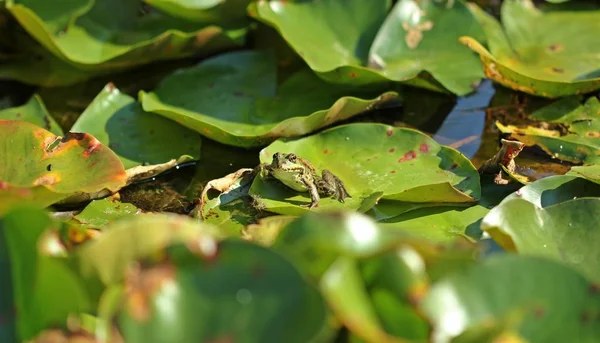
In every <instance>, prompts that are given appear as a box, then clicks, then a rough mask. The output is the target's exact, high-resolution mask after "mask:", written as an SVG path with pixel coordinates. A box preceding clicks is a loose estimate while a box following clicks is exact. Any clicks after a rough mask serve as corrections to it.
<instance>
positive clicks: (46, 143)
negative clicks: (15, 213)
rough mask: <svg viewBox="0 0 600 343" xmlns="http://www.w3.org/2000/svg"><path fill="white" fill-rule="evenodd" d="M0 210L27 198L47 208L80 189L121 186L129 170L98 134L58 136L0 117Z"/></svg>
mask: <svg viewBox="0 0 600 343" xmlns="http://www.w3.org/2000/svg"><path fill="white" fill-rule="evenodd" d="M0 152H1V153H0V158H1V160H0V212H4V211H6V210H7V209H8V208H9V207H11V206H13V205H15V204H17V203H20V202H22V201H25V200H29V201H33V202H34V203H36V204H38V205H39V206H42V207H45V206H48V205H51V204H53V203H55V202H57V201H59V200H61V199H64V198H66V197H68V196H70V195H73V194H75V193H94V192H100V191H102V190H105V189H106V190H108V191H112V192H114V191H117V190H118V189H120V188H121V187H123V186H124V185H125V182H126V174H125V170H124V169H123V164H122V163H121V161H119V159H118V157H117V156H116V155H115V154H114V153H113V152H112V151H110V149H108V148H107V147H105V146H103V145H102V144H101V143H100V142H99V141H98V140H97V139H95V138H94V137H92V136H90V135H88V134H84V133H68V134H66V135H65V136H64V137H57V136H55V135H54V134H52V133H51V132H48V131H46V130H44V129H42V128H40V127H38V126H36V125H33V124H31V123H28V122H23V121H18V120H17V121H13V120H0Z"/></svg>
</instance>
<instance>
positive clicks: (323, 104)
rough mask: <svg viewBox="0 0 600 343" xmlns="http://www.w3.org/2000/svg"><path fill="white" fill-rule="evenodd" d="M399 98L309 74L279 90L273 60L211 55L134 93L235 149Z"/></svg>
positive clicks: (150, 107) (153, 108) (149, 107)
mask: <svg viewBox="0 0 600 343" xmlns="http://www.w3.org/2000/svg"><path fill="white" fill-rule="evenodd" d="M397 100H398V94H397V93H396V92H385V93H384V92H378V91H377V90H374V91H356V90H352V89H351V88H348V87H344V86H335V85H329V84H327V83H326V82H325V81H323V80H321V79H319V78H318V77H317V76H315V75H314V74H313V73H312V72H311V71H310V70H308V69H304V70H302V71H300V72H298V73H296V74H294V75H293V76H291V77H290V78H288V79H287V80H286V81H284V82H283V84H281V85H280V86H278V85H277V65H276V62H275V57H274V55H273V54H271V53H268V52H259V51H244V52H233V53H228V54H224V55H220V56H217V57H215V58H212V59H209V60H206V61H203V62H201V63H200V64H198V65H197V66H195V67H192V68H188V69H184V70H179V71H177V72H175V73H173V74H171V75H170V76H168V77H166V78H165V79H164V80H163V81H162V83H161V84H160V85H159V86H158V88H157V89H155V90H154V92H152V93H145V92H140V101H141V102H142V106H143V107H144V110H145V111H148V112H154V113H158V114H160V115H163V116H165V117H167V118H170V119H172V120H174V121H176V122H178V123H180V124H182V125H184V126H186V127H189V128H191V129H193V130H195V131H197V132H199V133H201V134H202V135H204V136H206V137H208V138H210V139H213V140H216V141H218V142H221V143H224V144H228V145H235V146H240V147H252V146H260V145H265V144H268V143H270V142H272V141H274V140H275V139H277V138H279V137H295V136H300V135H304V134H306V133H310V132H312V131H315V130H317V129H319V128H322V127H324V126H327V125H330V124H332V123H335V122H337V121H340V120H344V119H347V118H349V117H352V116H355V115H357V114H360V113H362V112H365V111H367V110H370V109H375V108H378V107H379V106H384V105H386V104H387V103H388V102H391V101H393V102H395V101H397Z"/></svg>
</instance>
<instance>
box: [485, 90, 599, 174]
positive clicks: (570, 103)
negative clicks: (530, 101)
mask: <svg viewBox="0 0 600 343" xmlns="http://www.w3.org/2000/svg"><path fill="white" fill-rule="evenodd" d="M598 113H600V101H598V98H596V97H591V98H589V99H588V100H587V101H586V102H585V103H584V104H580V103H579V102H578V100H577V98H564V99H561V100H559V101H557V102H555V103H553V104H550V105H548V106H546V107H543V108H541V109H540V110H538V111H536V112H534V113H533V114H532V115H531V116H529V119H532V120H535V121H536V122H534V123H533V124H532V125H530V126H527V127H517V126H514V125H502V124H501V123H496V126H497V127H498V129H499V130H500V131H501V132H503V133H508V134H510V137H511V138H514V139H517V140H519V141H521V142H523V143H525V144H526V145H528V146H538V147H540V148H541V149H542V150H543V151H544V152H546V153H547V154H548V155H550V156H552V157H554V158H558V159H561V160H563V161H568V162H573V163H595V162H598V161H600V153H599V151H600V120H598ZM547 123H550V124H547Z"/></svg>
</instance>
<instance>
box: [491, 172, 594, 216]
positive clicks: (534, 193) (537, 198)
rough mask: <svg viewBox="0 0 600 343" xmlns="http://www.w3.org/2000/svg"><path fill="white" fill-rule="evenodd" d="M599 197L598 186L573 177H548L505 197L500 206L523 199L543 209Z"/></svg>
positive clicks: (581, 178)
mask: <svg viewBox="0 0 600 343" xmlns="http://www.w3.org/2000/svg"><path fill="white" fill-rule="evenodd" d="M598 196H600V185H598V184H597V183H594V182H593V181H590V180H586V179H585V178H583V177H576V176H575V175H555V176H549V177H546V178H543V179H540V180H537V181H535V182H533V183H530V184H528V185H527V186H525V187H521V188H520V189H519V190H517V191H516V192H514V193H512V194H510V195H509V196H507V197H506V198H505V199H504V200H503V201H502V202H501V203H500V204H502V203H504V202H507V201H509V200H512V199H523V200H527V201H529V202H530V203H532V204H534V205H535V206H536V207H539V208H545V207H548V206H552V205H556V204H560V203H562V202H565V201H569V200H574V199H577V198H585V197H598Z"/></svg>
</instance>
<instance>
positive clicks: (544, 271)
mask: <svg viewBox="0 0 600 343" xmlns="http://www.w3.org/2000/svg"><path fill="white" fill-rule="evenodd" d="M565 294H569V297H568V299H566V298H565ZM421 307H422V309H423V311H424V312H425V314H426V315H427V316H428V317H429V318H430V319H431V321H432V322H433V323H434V325H435V329H434V332H433V333H432V337H435V341H436V342H450V341H452V342H455V341H454V340H453V338H454V337H456V336H458V335H460V334H461V333H463V332H465V330H468V329H471V328H474V327H481V328H483V329H484V330H485V328H487V330H495V329H497V328H496V325H505V326H506V329H505V330H506V331H507V332H505V333H506V334H510V337H506V338H507V339H508V338H512V339H509V340H508V341H511V342H521V341H523V342H548V343H560V342H571V341H572V342H589V343H591V342H596V341H597V340H598V337H600V327H598V326H597V325H594V324H593V322H592V320H595V319H596V318H597V313H598V312H599V311H600V297H598V291H597V286H595V285H593V284H591V283H590V282H589V281H587V280H586V279H585V278H584V277H583V276H581V275H579V274H578V273H577V272H575V271H573V270H572V269H570V268H568V267H565V266H563V265H560V264H558V263H556V262H554V261H549V260H546V259H541V258H536V257H531V256H518V255H510V254H500V255H496V256H495V257H490V258H488V259H486V260H485V261H484V262H483V263H481V264H479V265H476V266H473V267H471V268H469V269H467V270H465V271H462V272H459V273H456V274H454V275H449V276H447V277H446V278H444V279H442V280H441V281H439V282H437V283H435V284H434V285H433V286H432V288H431V290H430V291H429V294H428V295H427V297H426V298H425V300H424V301H423V303H422V306H421ZM461 342H462V341H461ZM478 342H482V341H478Z"/></svg>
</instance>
